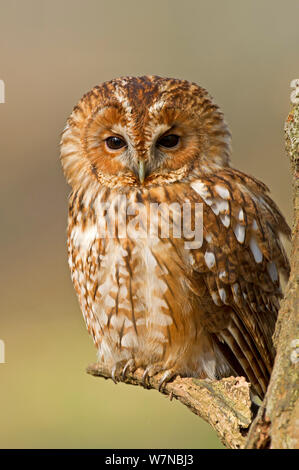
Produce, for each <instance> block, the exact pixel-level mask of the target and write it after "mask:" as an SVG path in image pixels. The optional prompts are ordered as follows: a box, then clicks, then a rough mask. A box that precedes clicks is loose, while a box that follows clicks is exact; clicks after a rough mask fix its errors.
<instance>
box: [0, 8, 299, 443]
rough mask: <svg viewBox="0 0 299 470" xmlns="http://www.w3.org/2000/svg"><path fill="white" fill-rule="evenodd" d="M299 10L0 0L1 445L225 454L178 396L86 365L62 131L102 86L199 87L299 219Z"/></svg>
mask: <svg viewBox="0 0 299 470" xmlns="http://www.w3.org/2000/svg"><path fill="white" fill-rule="evenodd" d="M298 17H299V2H298V1H292V0H286V1H284V2H282V1H274V0H251V1H250V2H249V1H240V0H225V1H222V0H218V1H215V0H207V1H199V0H185V1H184V2H183V1H179V0H171V1H167V0H150V1H147V2H145V1H141V0H139V1H137V0H126V1H120V0H118V1H114V2H112V1H106V0H105V1H100V0H98V1H95V0H85V1H83V0H82V1H78V0H62V1H61V0H59V1H58V0H53V1H47V2H46V1H42V0H25V1H21V0H20V1H13V0H10V1H0V79H2V80H4V81H5V85H6V103H5V104H0V156H1V171H0V180H1V198H0V205H1V209H0V210H1V232H0V236H1V247H2V249H1V279H0V281H1V282H0V286H1V296H0V302H1V313H0V315H1V316H0V338H1V339H2V340H4V341H5V348H6V350H5V352H6V363H5V364H0V447H10V448H15V447H26V448H27V447H30V448H31V447H46V448H53V447H74V448H77V447H89V448H91V447H108V448H126V447H129V448H132V447H133V448H134V447H137V448H163V447H164V448H219V447H221V444H220V442H219V440H218V438H217V436H216V435H215V433H214V431H213V430H212V429H211V428H209V426H208V425H207V424H205V423H204V422H203V421H202V420H200V419H198V418H197V417H196V416H195V415H193V414H191V413H190V412H189V411H188V410H187V409H185V408H184V407H183V406H182V405H180V404H179V403H178V402H175V401H172V402H170V401H169V400H168V399H167V398H165V397H164V396H162V395H160V394H158V393H157V392H153V391H146V390H143V389H141V388H135V387H129V386H125V385H122V384H121V385H117V386H115V385H114V384H113V383H112V382H111V381H107V382H106V381H104V380H100V379H96V378H93V377H90V376H88V375H87V374H86V373H85V367H86V366H87V365H88V364H89V363H90V362H93V361H94V360H95V349H94V347H93V344H92V340H91V338H90V337H89V336H88V334H87V332H86V330H85V325H84V322H83V319H82V316H81V313H80V309H79V306H78V304H77V300H76V297H75V293H74V291H73V287H72V285H71V281H70V275H69V271H68V266H67V256H66V214H67V194H68V192H69V188H68V187H67V185H66V183H65V180H64V177H63V175H62V171H61V167H60V162H59V140H60V133H61V131H62V129H63V127H64V125H65V121H66V118H67V116H68V115H69V113H70V112H71V110H72V107H73V106H74V105H75V103H76V102H77V101H78V99H79V98H80V97H81V95H82V94H83V93H84V92H86V91H88V90H89V89H90V88H91V87H92V86H94V85H96V84H98V83H100V82H102V81H104V80H109V79H111V78H113V77H117V76H121V75H143V74H157V75H162V76H170V77H177V78H185V79H188V80H191V81H195V82H197V83H199V84H200V85H202V86H204V87H206V88H207V89H208V90H209V92H210V93H211V94H212V96H214V98H215V100H216V102H217V103H218V104H219V105H220V106H221V108H222V110H223V111H224V113H225V116H226V119H227V121H228V123H229V125H230V128H231V130H232V135H233V156H232V164H233V166H236V167H237V168H240V169H241V170H244V171H246V172H248V173H250V174H253V175H255V176H257V177H258V178H260V179H262V180H263V181H264V182H265V183H266V184H268V185H269V186H270V188H271V191H272V195H273V197H274V199H275V200H276V202H277V203H278V204H279V206H280V208H281V209H282V211H283V212H284V213H285V215H286V217H287V219H288V220H289V221H290V220H291V188H290V175H289V162H288V160H287V158H286V156H285V153H284V143H283V125H284V119H285V117H286V115H287V113H288V109H289V95H290V89H289V83H290V81H291V80H292V79H293V78H297V77H298V76H299V71H298V66H299V54H298V50H299V28H298Z"/></svg>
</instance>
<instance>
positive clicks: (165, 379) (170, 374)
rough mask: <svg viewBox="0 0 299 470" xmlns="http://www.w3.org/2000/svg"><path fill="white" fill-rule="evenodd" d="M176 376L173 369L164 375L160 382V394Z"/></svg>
mask: <svg viewBox="0 0 299 470" xmlns="http://www.w3.org/2000/svg"><path fill="white" fill-rule="evenodd" d="M175 375H176V373H175V371H174V370H173V369H169V370H167V371H165V372H164V374H163V375H162V377H161V380H160V382H159V388H158V390H159V392H161V390H162V388H163V387H164V385H166V384H167V382H169V381H170V380H171V379H172V378H173V377H174V376H175Z"/></svg>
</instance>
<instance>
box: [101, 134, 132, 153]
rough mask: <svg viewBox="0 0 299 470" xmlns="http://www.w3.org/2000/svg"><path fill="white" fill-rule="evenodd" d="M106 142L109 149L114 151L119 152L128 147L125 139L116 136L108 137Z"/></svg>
mask: <svg viewBox="0 0 299 470" xmlns="http://www.w3.org/2000/svg"><path fill="white" fill-rule="evenodd" d="M105 142H106V145H107V147H108V148H109V149H112V150H118V149H121V148H122V147H125V146H126V145H127V144H126V142H125V140H124V139H122V138H121V137H116V136H115V135H114V136H112V137H107V139H105Z"/></svg>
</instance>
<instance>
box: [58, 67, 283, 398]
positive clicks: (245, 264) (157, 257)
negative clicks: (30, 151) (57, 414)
mask: <svg viewBox="0 0 299 470" xmlns="http://www.w3.org/2000/svg"><path fill="white" fill-rule="evenodd" d="M229 160H230V133H229V130H228V127H227V125H226V124H225V121H224V119H223V115H222V113H221V112H220V110H219V108H218V106H216V105H215V104H214V103H213V101H212V99H211V98H210V96H209V95H208V93H207V91H206V90H205V89H203V88H201V87H199V86H197V85H196V84H194V83H189V82H188V81H184V80H176V79H168V78H160V77H157V76H144V77H138V78H134V77H125V78H120V79H115V80H112V81H109V82H106V83H103V84H101V85H99V86H96V87H95V88H93V89H92V90H91V91H90V92H89V93H87V94H85V95H84V96H83V98H82V99H81V100H80V101H79V103H78V105H77V106H75V108H74V110H73V112H72V114H71V116H70V117H69V119H68V121H67V125H66V127H65V129H64V131H63V135H62V143H61V161H62V166H63V169H64V173H65V175H66V178H67V181H68V183H69V184H70V185H71V188H72V192H71V195H70V199H69V222H68V253H69V265H70V268H71V273H72V280H73V283H74V286H75V289H76V292H77V295H78V298H79V302H80V305H81V308H82V312H83V316H84V319H85V322H86V325H87V328H88V331H89V332H90V333H91V335H92V337H93V340H94V342H95V345H96V348H97V350H98V359H99V361H101V362H103V363H105V364H106V365H107V366H108V367H109V368H111V374H112V377H113V378H114V380H117V379H118V378H120V377H121V374H122V375H123V376H125V374H126V373H127V371H128V370H133V369H134V368H137V367H142V368H143V369H144V383H145V384H146V381H147V378H148V376H152V375H154V374H156V373H159V372H162V375H161V382H160V383H161V386H162V385H163V384H164V383H165V382H166V381H168V380H170V379H171V378H172V377H173V376H175V375H181V376H197V377H202V378H204V377H207V378H211V379H217V378H221V377H224V376H229V375H243V376H245V377H246V378H247V379H248V380H249V381H250V382H251V383H252V386H253V388H254V389H255V391H256V393H258V394H259V395H260V396H262V395H263V394H264V392H265V390H266V387H267V383H268V380H269V375H270V372H271V367H272V364H273V358H274V348H273V343H272V335H273V332H274V326H275V320H276V317H277V311H278V308H279V299H280V297H281V289H280V282H279V273H282V274H284V275H286V276H287V275H288V272H289V264H288V260H287V257H286V255H285V251H284V249H283V246H282V244H281V242H280V239H279V234H280V233H282V234H285V235H287V236H289V232H290V230H289V227H288V225H287V223H286V222H285V219H284V218H283V216H282V214H281V213H280V212H279V209H278V208H277V206H276V205H275V203H274V202H273V201H272V199H271V198H270V197H269V195H268V189H267V187H266V186H265V185H264V184H263V183H261V182H260V181H258V180H257V179H255V178H253V177H251V176H248V175H247V174H244V173H242V172H241V171H238V170H236V169H234V168H231V167H230V164H229ZM188 207H190V211H189V222H190V227H189V229H188V228H187V229H186V230H184V229H185V226H187V225H188V224H186V223H185V221H183V222H182V220H183V217H182V213H183V212H184V211H182V210H181V209H182V208H184V209H185V208H188ZM197 209H199V210H197ZM185 212H186V214H187V213H188V211H187V209H186V211H185ZM150 219H152V220H150ZM187 219H188V217H187ZM199 219H200V221H201V223H200V224H199V227H200V231H199V232H198V233H197V232H196V230H195V225H196V223H197V222H198V221H199ZM149 220H150V223H149ZM152 221H154V222H153V223H152ZM163 224H164V225H163ZM167 224H168V225H169V226H167ZM162 225H163V226H162ZM153 227H154V229H153ZM164 229H165V230H164ZM168 229H169V230H168ZM175 231H176V233H174V232H175ZM162 232H163V233H162ZM195 235H196V236H195ZM192 237H193V238H192Z"/></svg>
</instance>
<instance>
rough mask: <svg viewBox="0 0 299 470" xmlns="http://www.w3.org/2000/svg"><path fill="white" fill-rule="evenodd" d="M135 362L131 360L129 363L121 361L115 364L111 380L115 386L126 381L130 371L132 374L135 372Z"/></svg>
mask: <svg viewBox="0 0 299 470" xmlns="http://www.w3.org/2000/svg"><path fill="white" fill-rule="evenodd" d="M134 368H135V361H134V359H132V358H131V359H129V360H128V361H127V362H124V361H120V362H117V363H116V364H114V366H113V367H112V370H111V378H112V380H113V382H114V383H115V384H117V382H121V381H124V380H125V378H126V373H127V372H128V370H130V371H131V372H132V371H134Z"/></svg>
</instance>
